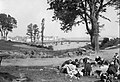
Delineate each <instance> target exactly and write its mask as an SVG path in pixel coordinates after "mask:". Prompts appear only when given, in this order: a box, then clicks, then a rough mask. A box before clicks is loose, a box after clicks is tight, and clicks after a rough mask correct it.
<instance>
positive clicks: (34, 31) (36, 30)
mask: <svg viewBox="0 0 120 82" xmlns="http://www.w3.org/2000/svg"><path fill="white" fill-rule="evenodd" d="M38 34H39V28H38V26H37V24H34V25H33V39H34V42H36V40H37V36H38Z"/></svg>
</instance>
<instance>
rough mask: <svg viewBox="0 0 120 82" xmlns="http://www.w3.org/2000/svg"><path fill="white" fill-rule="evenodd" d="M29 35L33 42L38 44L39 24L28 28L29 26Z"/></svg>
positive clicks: (30, 25)
mask: <svg viewBox="0 0 120 82" xmlns="http://www.w3.org/2000/svg"><path fill="white" fill-rule="evenodd" d="M27 28H28V29H27V33H26V34H27V35H28V36H29V37H30V39H31V42H34V43H35V42H36V40H37V36H38V34H39V28H38V25H37V24H32V23H31V24H29V25H28V26H27Z"/></svg>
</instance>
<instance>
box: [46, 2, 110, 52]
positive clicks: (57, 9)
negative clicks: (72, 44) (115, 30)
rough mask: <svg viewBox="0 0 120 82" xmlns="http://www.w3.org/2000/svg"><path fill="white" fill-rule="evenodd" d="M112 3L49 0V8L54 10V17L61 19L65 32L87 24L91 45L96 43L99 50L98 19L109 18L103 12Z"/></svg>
mask: <svg viewBox="0 0 120 82" xmlns="http://www.w3.org/2000/svg"><path fill="white" fill-rule="evenodd" d="M111 3H112V0H48V4H49V5H50V8H48V10H53V11H54V16H53V19H54V20H60V21H61V23H60V24H61V26H62V27H61V29H62V30H64V31H65V32H67V31H68V30H72V27H73V26H74V25H77V24H78V25H79V24H80V23H82V24H85V26H86V29H87V34H89V35H90V40H91V45H92V46H93V48H94V46H95V45H96V46H97V47H96V49H97V50H98V49H99V45H98V35H99V34H98V33H99V23H98V20H99V17H102V18H104V19H107V20H109V19H108V18H107V17H105V16H103V15H102V14H101V13H103V12H106V7H107V6H108V5H109V4H111ZM109 21H110V20H109ZM95 42H96V44H95Z"/></svg>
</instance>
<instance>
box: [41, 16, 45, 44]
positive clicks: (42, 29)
mask: <svg viewBox="0 0 120 82" xmlns="http://www.w3.org/2000/svg"><path fill="white" fill-rule="evenodd" d="M41 26H42V27H41V41H42V46H43V41H44V29H45V19H44V18H43V19H42V23H41Z"/></svg>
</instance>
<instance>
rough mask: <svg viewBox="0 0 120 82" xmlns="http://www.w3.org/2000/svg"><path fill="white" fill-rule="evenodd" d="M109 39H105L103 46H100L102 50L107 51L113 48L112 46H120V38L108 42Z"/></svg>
mask: <svg viewBox="0 0 120 82" xmlns="http://www.w3.org/2000/svg"><path fill="white" fill-rule="evenodd" d="M108 39H109V38H104V39H103V41H102V43H101V45H100V48H101V49H105V48H107V47H111V46H115V45H118V44H120V38H114V39H110V40H108Z"/></svg>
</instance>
